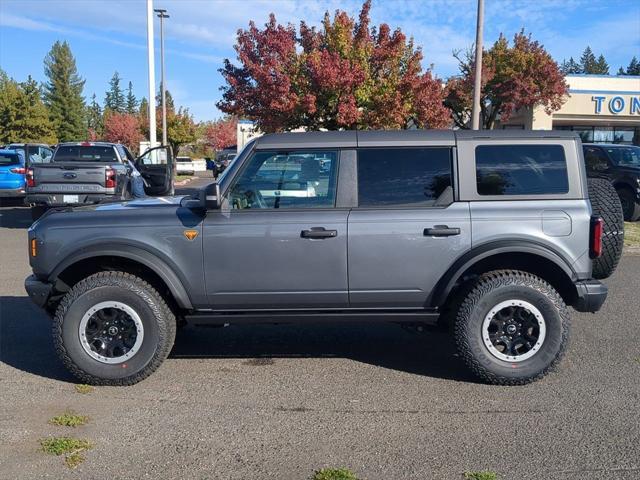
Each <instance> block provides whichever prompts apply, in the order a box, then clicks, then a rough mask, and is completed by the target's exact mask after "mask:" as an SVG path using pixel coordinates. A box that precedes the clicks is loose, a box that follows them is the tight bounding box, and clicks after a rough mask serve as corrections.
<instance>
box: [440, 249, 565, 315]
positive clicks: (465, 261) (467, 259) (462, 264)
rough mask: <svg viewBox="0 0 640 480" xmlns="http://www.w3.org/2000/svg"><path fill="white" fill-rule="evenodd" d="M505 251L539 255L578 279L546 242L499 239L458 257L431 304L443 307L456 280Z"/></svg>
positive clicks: (442, 280)
mask: <svg viewBox="0 0 640 480" xmlns="http://www.w3.org/2000/svg"><path fill="white" fill-rule="evenodd" d="M504 253H527V254H531V255H537V256H539V257H542V258H544V259H545V260H549V261H551V262H552V263H554V264H555V265H556V266H557V267H559V268H560V269H561V270H562V271H563V272H564V273H565V275H566V276H567V278H568V279H569V280H571V281H572V282H574V281H575V280H576V279H577V274H576V272H575V270H574V269H573V267H572V266H571V264H570V263H569V262H568V261H567V260H566V259H565V258H563V257H562V256H561V255H560V254H559V253H557V252H555V251H554V250H553V249H552V248H551V247H549V246H547V245H545V244H542V243H538V242H535V241H533V240H498V241H494V242H488V243H484V244H482V245H479V246H477V247H474V248H472V249H471V250H469V251H468V252H466V253H465V254H463V255H462V256H460V257H458V259H457V260H456V261H455V262H454V263H453V265H452V266H451V267H449V270H447V272H446V273H445V274H444V275H443V276H442V278H441V279H440V281H439V282H438V283H437V284H436V287H435V288H434V290H433V294H432V295H431V298H430V304H431V305H432V306H434V307H441V306H442V305H443V304H444V303H445V301H446V300H447V297H448V296H449V294H450V293H451V290H453V287H454V286H455V283H456V281H457V280H458V278H460V276H461V275H462V274H463V273H464V272H465V271H467V270H468V269H469V268H471V267H472V266H473V265H475V264H476V263H478V262H480V261H482V260H484V259H486V258H489V257H492V256H494V255H500V254H504Z"/></svg>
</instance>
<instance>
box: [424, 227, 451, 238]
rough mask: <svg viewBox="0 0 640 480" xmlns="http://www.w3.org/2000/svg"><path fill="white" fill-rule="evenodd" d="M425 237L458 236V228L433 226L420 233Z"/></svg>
mask: <svg viewBox="0 0 640 480" xmlns="http://www.w3.org/2000/svg"><path fill="white" fill-rule="evenodd" d="M422 233H423V235H424V236H425V237H452V236H454V235H460V229H459V228H458V227H453V228H449V227H448V226H447V225H435V226H433V227H431V228H425V229H424V232H422Z"/></svg>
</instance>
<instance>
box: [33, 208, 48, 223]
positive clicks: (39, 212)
mask: <svg viewBox="0 0 640 480" xmlns="http://www.w3.org/2000/svg"><path fill="white" fill-rule="evenodd" d="M47 210H48V208H47V207H45V206H44V205H34V206H33V207H31V220H33V221H34V222H35V221H36V220H38V219H39V218H40V217H41V216H42V215H44V214H45V212H46V211H47Z"/></svg>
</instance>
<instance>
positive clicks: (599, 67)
mask: <svg viewBox="0 0 640 480" xmlns="http://www.w3.org/2000/svg"><path fill="white" fill-rule="evenodd" d="M591 73H595V74H598V75H609V64H608V63H607V61H606V60H605V58H604V55H602V54H600V56H598V59H597V60H596V64H595V68H594V70H593V72H591Z"/></svg>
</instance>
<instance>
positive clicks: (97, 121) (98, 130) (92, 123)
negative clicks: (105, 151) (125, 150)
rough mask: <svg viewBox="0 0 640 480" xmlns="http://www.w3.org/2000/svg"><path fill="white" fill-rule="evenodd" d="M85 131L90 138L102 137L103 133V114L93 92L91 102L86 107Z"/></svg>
mask: <svg viewBox="0 0 640 480" xmlns="http://www.w3.org/2000/svg"><path fill="white" fill-rule="evenodd" d="M87 132H88V138H90V139H91V140H97V139H99V138H102V136H103V134H104V116H103V114H102V108H101V107H100V104H99V103H98V101H97V99H96V94H95V93H94V94H93V95H92V96H91V103H90V104H89V106H88V107H87Z"/></svg>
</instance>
